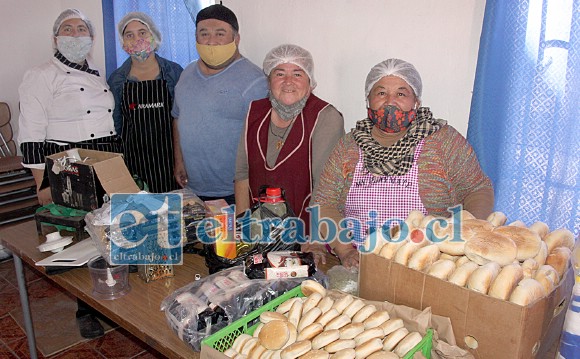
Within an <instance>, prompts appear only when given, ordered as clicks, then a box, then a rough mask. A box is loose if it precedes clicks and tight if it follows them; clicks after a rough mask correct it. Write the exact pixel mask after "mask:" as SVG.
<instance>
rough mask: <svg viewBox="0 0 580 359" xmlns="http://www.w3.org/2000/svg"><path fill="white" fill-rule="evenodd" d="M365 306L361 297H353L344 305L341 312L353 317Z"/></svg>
mask: <svg viewBox="0 0 580 359" xmlns="http://www.w3.org/2000/svg"><path fill="white" fill-rule="evenodd" d="M364 306H365V302H363V301H362V300H361V299H358V298H357V299H355V300H353V301H352V303H350V304H349V305H348V307H346V309H345V310H344V311H343V312H342V314H346V315H348V317H349V318H352V317H354V315H355V314H356V313H357V312H358V311H359V310H361V309H362V307H364Z"/></svg>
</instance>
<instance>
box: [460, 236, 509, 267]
mask: <svg viewBox="0 0 580 359" xmlns="http://www.w3.org/2000/svg"><path fill="white" fill-rule="evenodd" d="M517 252H518V248H517V246H516V244H515V243H514V241H512V240H511V239H509V238H507V237H506V236H504V235H501V234H499V233H495V232H488V233H481V234H476V235H475V236H474V237H473V238H471V239H470V240H469V241H468V242H467V243H465V255H466V256H467V257H468V258H469V259H471V260H472V261H474V262H475V263H477V264H479V265H484V264H486V263H489V262H496V263H498V264H499V265H501V266H504V265H507V264H510V263H513V261H515V259H516V256H517Z"/></svg>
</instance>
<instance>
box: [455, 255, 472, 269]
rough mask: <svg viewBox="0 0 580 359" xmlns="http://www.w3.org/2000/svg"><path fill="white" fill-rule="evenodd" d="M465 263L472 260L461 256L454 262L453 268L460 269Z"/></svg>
mask: <svg viewBox="0 0 580 359" xmlns="http://www.w3.org/2000/svg"><path fill="white" fill-rule="evenodd" d="M467 262H472V260H471V259H469V258H467V256H461V257H459V258H457V260H456V261H455V266H456V267H461V266H462V265H464V264H465V263H467Z"/></svg>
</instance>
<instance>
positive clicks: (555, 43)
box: [467, 0, 580, 236]
mask: <svg viewBox="0 0 580 359" xmlns="http://www.w3.org/2000/svg"><path fill="white" fill-rule="evenodd" d="M579 99H580V1H578V0H487V2H486V8H485V14H484V22H483V29H482V34H481V43H480V49H479V58H478V63H477V72H476V77H475V85H474V91H473V98H472V104H471V112H470V118H469V126H468V132H467V138H468V140H469V142H470V143H471V144H472V146H473V147H474V149H475V151H476V153H477V156H478V158H479V160H480V162H481V165H482V167H483V169H484V171H485V172H486V174H487V175H488V176H490V178H491V180H492V181H493V184H494V190H495V210H498V211H502V212H504V213H505V214H506V215H507V217H508V220H510V221H513V220H522V221H523V222H525V223H526V224H527V225H530V224H532V223H533V222H535V221H542V222H545V223H547V224H548V226H549V227H550V229H551V230H554V229H557V228H567V229H569V230H571V231H572V232H574V234H575V235H576V236H577V235H578V233H579V231H580V221H579V218H578V216H579V209H580V190H579V189H580V187H579V184H580V151H579V150H578V149H579V145H580V125H579V121H580V103H579Z"/></svg>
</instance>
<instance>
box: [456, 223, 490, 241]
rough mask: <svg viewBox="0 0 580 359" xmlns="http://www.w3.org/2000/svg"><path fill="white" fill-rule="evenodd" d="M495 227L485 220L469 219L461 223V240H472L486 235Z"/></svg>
mask: <svg viewBox="0 0 580 359" xmlns="http://www.w3.org/2000/svg"><path fill="white" fill-rule="evenodd" d="M493 228H494V226H493V225H492V224H491V223H489V222H488V221H486V220H483V219H467V220H464V221H462V222H461V238H462V239H463V240H465V241H469V240H471V238H473V237H474V236H475V235H476V234H485V233H489V232H491V231H492V230H493Z"/></svg>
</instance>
